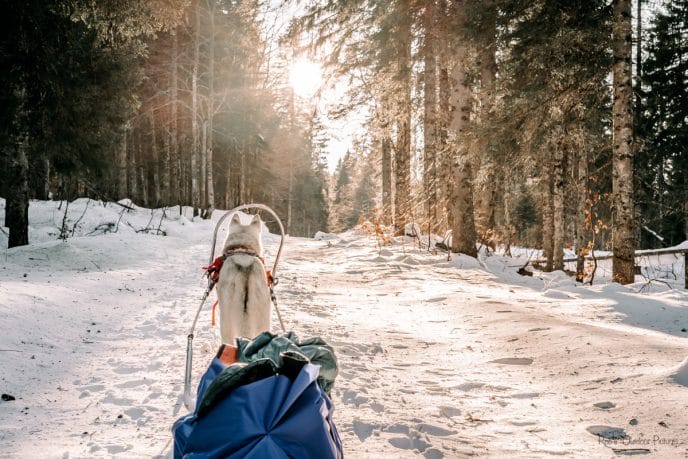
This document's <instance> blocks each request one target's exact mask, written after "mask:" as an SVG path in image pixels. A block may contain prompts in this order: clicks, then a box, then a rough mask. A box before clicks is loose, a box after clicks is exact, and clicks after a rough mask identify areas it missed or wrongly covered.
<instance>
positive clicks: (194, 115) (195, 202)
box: [190, 1, 201, 216]
mask: <svg viewBox="0 0 688 459" xmlns="http://www.w3.org/2000/svg"><path fill="white" fill-rule="evenodd" d="M192 5H193V6H192V8H194V9H195V12H194V13H195V21H194V49H193V70H192V73H191V139H192V141H191V142H192V144H191V171H190V173H191V205H192V206H193V208H194V210H193V215H194V216H196V215H197V214H198V209H199V208H200V207H201V195H200V190H199V184H198V178H199V164H198V163H199V156H200V152H199V138H198V72H199V70H198V66H199V59H200V56H199V54H200V47H201V7H200V4H199V2H197V1H196V2H193V3H192Z"/></svg>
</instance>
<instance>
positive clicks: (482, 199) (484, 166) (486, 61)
mask: <svg viewBox="0 0 688 459" xmlns="http://www.w3.org/2000/svg"><path fill="white" fill-rule="evenodd" d="M485 8H486V10H485V14H486V22H487V21H489V22H488V27H489V34H490V43H489V46H485V47H483V48H482V49H480V50H479V54H478V57H479V59H478V65H479V68H480V94H479V97H478V99H479V101H480V112H479V114H480V117H479V123H480V125H481V127H482V128H483V129H484V128H485V126H486V123H487V118H488V117H489V114H490V110H491V105H492V97H493V93H494V87H495V79H496V75H497V61H496V49H497V45H496V41H497V9H496V7H495V5H494V4H493V3H489V4H488V5H486V7H485ZM477 146H478V155H479V164H480V168H479V169H478V171H477V172H478V180H477V184H475V188H476V189H475V190H474V191H475V197H476V203H475V204H476V212H475V225H476V229H477V232H478V235H479V237H480V239H481V241H482V242H483V243H485V244H489V243H490V237H491V235H492V232H493V231H494V227H495V203H496V202H497V200H496V199H495V194H496V185H497V184H496V180H495V163H494V161H493V159H492V155H491V154H490V152H489V151H488V148H489V138H488V136H487V134H486V133H485V131H483V135H481V136H480V138H479V140H478V145H477Z"/></svg>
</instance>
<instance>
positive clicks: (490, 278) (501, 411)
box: [281, 237, 688, 458]
mask: <svg viewBox="0 0 688 459" xmlns="http://www.w3.org/2000/svg"><path fill="white" fill-rule="evenodd" d="M411 248H412V247H411V246H410V245H407V246H406V247H403V246H401V245H398V246H395V247H393V248H385V249H383V250H382V252H381V254H380V253H379V252H378V249H377V248H376V247H375V245H374V242H373V240H372V239H368V240H366V239H362V238H357V237H344V238H342V239H338V240H335V241H330V242H329V243H327V244H326V243H323V242H310V241H303V240H301V241H299V242H298V244H292V245H290V250H289V252H288V254H287V256H286V258H285V260H287V261H286V262H285V266H286V268H285V272H283V273H282V277H283V279H284V281H283V283H282V285H281V295H282V297H283V298H284V300H283V302H284V303H285V304H286V305H288V306H287V310H288V311H290V313H289V314H290V315H292V314H293V317H292V318H291V319H290V320H291V321H292V323H294V325H295V328H296V329H298V330H303V332H302V333H305V334H307V335H310V334H319V335H322V336H324V337H326V339H328V340H329V341H330V342H331V343H332V344H333V345H334V346H335V347H336V349H337V351H338V356H339V358H340V364H341V368H342V373H341V375H340V377H339V379H338V382H337V388H336V394H337V400H336V402H337V407H338V411H337V413H336V420H337V422H338V424H339V426H340V429H341V433H342V435H343V437H344V443H345V445H346V448H347V451H348V452H349V453H350V454H351V456H352V457H380V456H382V457H417V456H418V455H419V454H422V455H423V456H425V457H428V458H429V457H457V456H464V455H465V456H469V455H478V456H488V455H489V456H492V457H539V456H549V455H564V456H577V457H600V456H603V457H604V456H609V455H611V454H612V451H611V450H610V449H612V448H613V449H616V450H619V452H620V453H621V454H633V453H642V452H643V450H644V449H647V450H649V451H651V452H654V453H657V454H660V455H661V457H684V455H685V454H686V451H688V450H687V449H686V448H687V446H686V441H688V429H687V428H686V426H688V415H687V412H686V407H687V406H686V403H687V402H686V400H687V398H686V388H685V387H681V386H677V385H675V384H672V383H670V382H667V381H666V379H667V372H668V371H669V369H670V368H671V367H672V366H675V364H676V362H680V361H681V360H682V359H683V358H684V357H685V356H686V355H688V352H687V351H688V343H687V342H686V340H685V339H677V338H675V337H669V336H666V335H664V334H661V333H656V332H649V331H647V330H643V329H638V328H633V327H629V326H625V325H620V324H618V323H617V320H616V319H615V314H613V313H612V312H611V310H610V307H609V304H608V303H609V301H608V300H606V299H604V298H599V299H592V298H590V297H586V295H581V296H580V297H579V298H567V299H563V298H557V299H552V298H549V297H548V296H546V295H543V292H542V289H541V288H533V287H528V286H524V285H516V284H509V283H505V282H504V280H503V279H500V278H499V277H498V276H496V275H495V274H491V273H489V272H486V271H485V270H484V269H483V266H480V265H479V264H478V263H477V262H475V261H474V260H472V259H469V258H467V257H456V261H454V262H451V263H447V262H446V261H445V257H444V256H433V255H430V254H427V253H425V252H418V251H414V250H410V249H411ZM495 266H499V264H496V265H495ZM502 268H503V265H502ZM538 282H539V281H534V282H532V284H533V285H534V286H535V285H537V283H538ZM554 296H557V295H554ZM292 311H293V312H292ZM633 420H635V421H633ZM631 424H635V425H631ZM612 428H614V429H623V430H624V431H625V433H626V434H627V438H626V439H625V440H618V441H616V442H615V441H613V440H607V441H605V440H603V439H602V438H600V437H599V436H596V435H593V432H602V433H603V434H604V435H606V436H614V431H613V429H612ZM619 432H620V430H619V431H618V432H617V433H619ZM648 440H649V442H648ZM672 442H673V445H672ZM605 443H606V444H605ZM679 443H682V445H679Z"/></svg>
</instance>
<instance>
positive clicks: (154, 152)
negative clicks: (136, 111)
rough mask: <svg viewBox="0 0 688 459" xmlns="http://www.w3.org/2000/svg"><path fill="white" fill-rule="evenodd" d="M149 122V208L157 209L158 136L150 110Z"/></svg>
mask: <svg viewBox="0 0 688 459" xmlns="http://www.w3.org/2000/svg"><path fill="white" fill-rule="evenodd" d="M148 116H149V120H150V130H151V139H150V142H151V146H150V148H151V156H150V164H151V165H152V166H153V167H152V169H153V171H152V172H153V183H152V184H151V185H152V186H151V191H152V194H153V196H152V197H151V198H150V202H149V204H150V206H151V207H157V206H159V205H160V163H161V161H160V153H159V151H158V136H157V135H156V132H155V129H156V125H155V113H154V112H153V110H150V112H149V114H148Z"/></svg>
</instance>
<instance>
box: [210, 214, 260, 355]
mask: <svg viewBox="0 0 688 459" xmlns="http://www.w3.org/2000/svg"><path fill="white" fill-rule="evenodd" d="M261 227H262V222H261V220H260V217H259V216H258V215H256V216H254V217H253V220H251V223H249V224H248V225H242V224H241V220H240V218H239V215H238V214H234V216H233V217H232V220H231V222H230V224H229V233H228V234H227V239H226V240H225V244H224V249H223V253H228V252H229V251H231V250H232V249H236V248H240V249H245V250H250V251H252V252H254V253H255V254H257V255H258V256H261V257H262V256H263V244H262V241H261V237H260V233H261V229H262V228H261ZM217 298H218V300H219V308H220V336H221V337H222V342H223V343H227V344H231V345H235V344H236V338H237V337H240V336H241V337H244V338H249V339H250V338H255V337H256V336H257V335H259V334H260V333H262V332H264V331H269V330H270V310H271V302H270V288H269V287H268V283H267V279H266V276H265V267H264V266H263V263H262V261H261V260H260V259H258V258H257V257H255V256H253V255H250V254H246V253H236V254H234V255H232V256H230V257H227V259H226V260H225V262H224V264H223V265H222V269H221V270H220V279H219V281H218V283H217Z"/></svg>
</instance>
